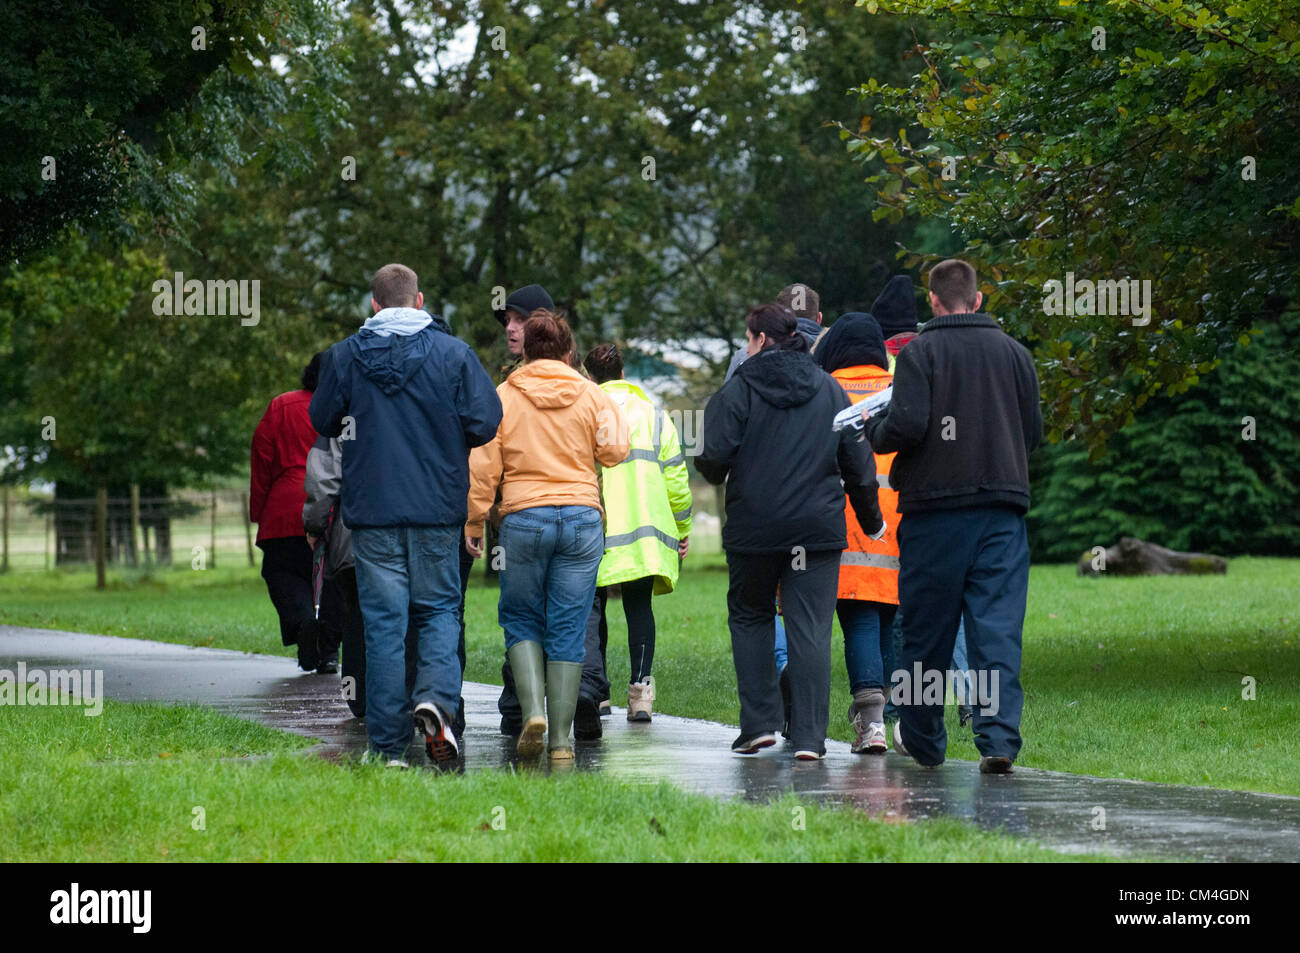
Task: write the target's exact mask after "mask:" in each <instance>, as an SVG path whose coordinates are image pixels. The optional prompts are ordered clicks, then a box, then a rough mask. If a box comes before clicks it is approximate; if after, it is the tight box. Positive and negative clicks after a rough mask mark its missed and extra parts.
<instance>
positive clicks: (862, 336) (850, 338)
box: [813, 311, 889, 373]
mask: <svg viewBox="0 0 1300 953" xmlns="http://www.w3.org/2000/svg"><path fill="white" fill-rule="evenodd" d="M813 360H815V361H816V362H817V365H818V366H819V367H820V368H821V369H822V370H824V371H826V372H827V373H830V372H832V371H838V370H839V369H840V368H842V367H861V366H862V365H864V364H874V365H875V366H876V367H883V368H885V369H886V370H888V368H889V358H888V357H886V355H885V336H884V334H883V333H881V330H880V325H879V324H878V323H877V322H876V319H875V318H874V317H872V316H871V315H869V314H863V313H862V312H861V311H850V312H849V313H848V314H842V315H840V316H839V319H838V320H837V321H836V322H835V323H834V324H832V325H831V329H830V330H829V331H827V332H826V336H825V337H823V338H822V339H821V342H820V343H819V344H818V345H817V352H816V353H815V354H814V355H813Z"/></svg>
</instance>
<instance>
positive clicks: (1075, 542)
mask: <svg viewBox="0 0 1300 953" xmlns="http://www.w3.org/2000/svg"><path fill="white" fill-rule="evenodd" d="M1298 336H1300V313H1296V312H1292V313H1290V314H1288V315H1286V316H1285V317H1284V318H1283V320H1282V321H1280V322H1279V323H1278V324H1275V325H1272V326H1270V327H1267V328H1264V329H1262V330H1261V331H1259V332H1258V333H1257V334H1255V335H1254V336H1253V337H1252V340H1251V342H1250V344H1249V345H1247V346H1239V347H1237V348H1236V349H1235V350H1234V351H1233V352H1232V354H1231V356H1229V357H1228V358H1227V359H1226V360H1224V361H1223V363H1221V364H1220V365H1219V367H1218V368H1217V369H1216V370H1214V371H1213V372H1211V373H1210V374H1209V375H1208V376H1207V377H1206V378H1204V379H1203V380H1202V381H1201V383H1200V384H1198V385H1197V386H1195V387H1193V388H1192V389H1191V390H1189V391H1187V392H1186V393H1185V394H1182V395H1180V396H1179V397H1178V398H1177V399H1174V398H1171V397H1158V398H1156V399H1155V400H1152V401H1151V402H1149V403H1148V404H1147V405H1146V406H1145V407H1143V408H1142V410H1141V411H1139V412H1138V415H1137V419H1136V420H1135V421H1134V422H1133V423H1132V424H1130V425H1129V426H1128V427H1126V428H1124V430H1122V431H1121V432H1120V433H1119V434H1117V435H1116V436H1114V437H1112V438H1111V440H1110V443H1109V447H1108V450H1107V453H1106V455H1105V456H1104V457H1103V458H1102V459H1100V460H1098V461H1096V462H1090V461H1089V460H1088V452H1087V448H1086V447H1084V446H1083V445H1082V442H1081V441H1067V442H1065V443H1062V444H1058V445H1056V446H1051V447H1047V448H1045V449H1044V450H1043V451H1042V452H1041V453H1040V454H1039V456H1038V458H1036V459H1035V461H1034V468H1035V470H1036V471H1037V473H1036V474H1035V475H1036V477H1037V479H1036V480H1035V481H1034V487H1033V501H1034V506H1033V509H1032V510H1031V511H1030V513H1029V532H1030V546H1031V548H1032V550H1033V552H1034V555H1035V558H1037V559H1047V560H1070V561H1074V560H1076V559H1078V558H1079V556H1080V554H1081V553H1083V552H1085V551H1087V550H1090V549H1091V548H1092V547H1093V546H1110V545H1113V544H1114V543H1115V542H1116V541H1117V540H1118V539H1119V537H1120V536H1137V537H1139V538H1141V539H1145V540H1149V541H1150V542H1154V543H1159V544H1160V545H1162V546H1168V547H1170V548H1172V549H1178V550H1191V551H1196V552H1212V553H1220V554H1225V555H1236V554H1238V553H1252V554H1255V555H1297V554H1300V510H1298V509H1297V507H1296V500H1297V499H1298V498H1300V431H1297V429H1296V426H1295V421H1296V420H1300V391H1297V389H1296V382H1297V381H1298V380H1300V350H1297V348H1296V347H1295V341H1296V339H1297V337H1298Z"/></svg>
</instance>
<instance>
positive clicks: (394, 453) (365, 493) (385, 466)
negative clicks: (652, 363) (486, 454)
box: [311, 308, 501, 530]
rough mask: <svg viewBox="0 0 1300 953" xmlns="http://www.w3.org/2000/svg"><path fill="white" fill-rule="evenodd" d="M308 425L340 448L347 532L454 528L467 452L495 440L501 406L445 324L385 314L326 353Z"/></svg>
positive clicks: (461, 515)
mask: <svg viewBox="0 0 1300 953" xmlns="http://www.w3.org/2000/svg"><path fill="white" fill-rule="evenodd" d="M345 418H347V419H346V420H345ZM311 420H312V424H313V426H315V428H316V430H317V431H318V432H319V433H320V434H322V435H323V436H326V437H338V438H339V440H340V442H341V443H342V445H343V491H342V500H343V507H342V511H341V514H340V515H341V517H342V519H343V521H344V522H345V523H347V525H348V526H349V527H350V528H351V529H353V530H358V529H372V528H377V527H387V526H446V525H456V526H459V525H461V524H462V523H464V521H465V497H466V494H467V493H468V491H469V466H468V458H469V450H470V448H471V447H477V446H480V445H482V444H484V443H486V442H487V441H489V440H491V439H492V437H493V435H494V434H495V433H496V431H497V426H498V425H499V424H500V422H501V402H500V401H499V400H498V399H497V396H496V393H495V392H494V391H493V389H492V381H491V379H490V378H489V377H488V375H487V372H486V371H484V370H483V365H482V364H480V363H479V360H478V358H477V357H476V356H475V355H474V352H473V351H472V350H470V348H469V345H467V344H465V342H463V341H460V340H457V339H456V338H454V337H452V335H451V329H450V328H449V327H448V326H447V323H446V321H444V320H443V319H442V318H441V317H437V316H433V317H431V316H430V315H429V314H427V313H425V312H424V311H419V310H417V309H415V308H385V309H383V310H382V311H380V312H379V313H378V314H376V315H374V316H373V317H372V318H370V320H368V321H367V322H366V323H365V325H364V326H363V327H362V329H361V330H360V331H358V332H357V333H356V334H354V335H352V336H351V337H350V338H348V339H346V340H344V341H340V342H339V343H338V344H335V345H334V346H333V347H332V348H330V349H329V351H327V352H326V353H325V357H324V358H323V359H322V360H321V367H320V379H319V381H318V382H317V385H316V393H315V396H313V397H312V401H311Z"/></svg>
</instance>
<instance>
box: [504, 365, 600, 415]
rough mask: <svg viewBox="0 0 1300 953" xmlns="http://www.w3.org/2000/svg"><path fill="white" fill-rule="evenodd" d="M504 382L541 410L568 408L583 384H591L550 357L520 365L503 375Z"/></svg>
mask: <svg viewBox="0 0 1300 953" xmlns="http://www.w3.org/2000/svg"><path fill="white" fill-rule="evenodd" d="M506 383H507V384H509V385H510V386H511V387H514V388H515V389H516V390H518V391H519V392H520V393H521V394H523V395H524V396H525V397H527V398H528V399H529V400H530V401H532V404H533V406H534V407H537V408H539V409H541V410H552V409H554V408H556V407H568V406H570V405H571V404H572V403H573V402H574V401H576V400H577V399H578V397H579V396H580V395H581V394H582V392H583V391H584V390H585V389H586V388H587V387H594V386H595V385H594V384H592V383H591V381H589V380H587V378H585V377H583V376H582V375H581V374H579V373H578V372H577V371H575V370H574V369H573V368H572V367H570V366H569V365H568V364H565V363H564V362H563V361H552V360H540V361H528V362H527V363H525V364H521V365H519V367H517V368H515V370H514V371H512V372H511V374H510V376H509V377H507V378H506Z"/></svg>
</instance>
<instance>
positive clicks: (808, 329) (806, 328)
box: [795, 318, 826, 347]
mask: <svg viewBox="0 0 1300 953" xmlns="http://www.w3.org/2000/svg"><path fill="white" fill-rule="evenodd" d="M795 326H796V327H797V328H798V329H799V333H800V334H802V335H803V338H804V340H805V341H807V342H808V346H809V347H812V346H813V345H814V344H816V343H817V339H818V338H819V337H821V335H822V332H823V331H825V330H826V328H824V327H823V326H822V325H820V324H818V323H817V322H816V321H814V320H813V319H812V318H798V319H797V320H796V321H795Z"/></svg>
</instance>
